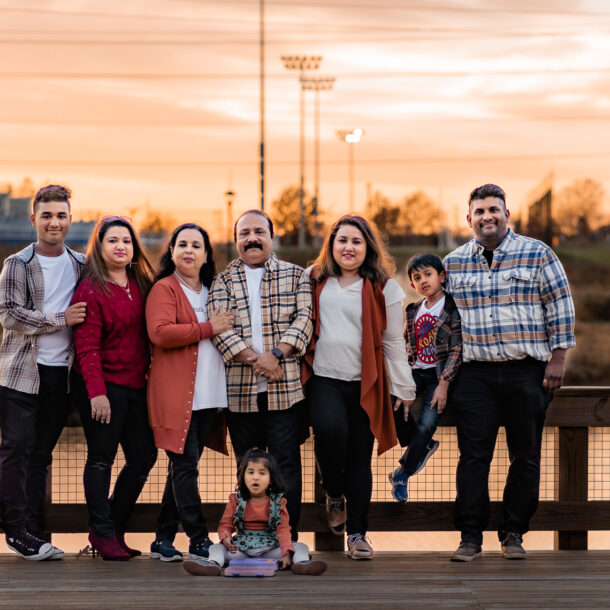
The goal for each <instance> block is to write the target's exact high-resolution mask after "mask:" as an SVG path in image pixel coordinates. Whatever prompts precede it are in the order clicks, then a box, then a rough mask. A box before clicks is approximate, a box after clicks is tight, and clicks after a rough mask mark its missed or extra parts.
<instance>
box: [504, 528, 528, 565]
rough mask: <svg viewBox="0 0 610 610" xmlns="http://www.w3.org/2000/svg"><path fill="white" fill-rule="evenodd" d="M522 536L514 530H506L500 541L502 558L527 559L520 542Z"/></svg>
mask: <svg viewBox="0 0 610 610" xmlns="http://www.w3.org/2000/svg"><path fill="white" fill-rule="evenodd" d="M522 542H523V538H522V537H521V534H517V533H516V532H508V533H507V534H506V536H505V538H504V540H502V541H501V542H500V544H501V546H502V555H503V556H504V559H527V553H526V552H525V549H524V548H523V545H522V544H521V543H522Z"/></svg>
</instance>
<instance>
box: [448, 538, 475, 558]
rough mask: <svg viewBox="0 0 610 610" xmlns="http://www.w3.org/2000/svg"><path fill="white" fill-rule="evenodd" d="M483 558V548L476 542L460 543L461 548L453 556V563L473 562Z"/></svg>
mask: <svg viewBox="0 0 610 610" xmlns="http://www.w3.org/2000/svg"><path fill="white" fill-rule="evenodd" d="M480 556H481V547H480V546H479V545H478V544H475V543H474V542H460V546H459V547H458V548H457V550H456V551H455V552H454V553H453V555H451V561H472V560H473V559H476V558H477V557H480Z"/></svg>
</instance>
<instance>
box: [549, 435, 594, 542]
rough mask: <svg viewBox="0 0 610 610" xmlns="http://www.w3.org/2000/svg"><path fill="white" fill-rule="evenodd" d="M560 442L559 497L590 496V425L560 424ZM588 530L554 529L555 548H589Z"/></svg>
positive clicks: (586, 497)
mask: <svg viewBox="0 0 610 610" xmlns="http://www.w3.org/2000/svg"><path fill="white" fill-rule="evenodd" d="M557 437H558V438H557V442H558V448H557V452H558V457H559V460H558V464H557V466H558V473H559V480H558V488H557V492H558V493H557V495H558V497H557V499H558V500H583V501H585V502H586V501H587V500H588V492H589V483H588V479H589V471H588V462H589V455H588V453H589V429H588V428H582V427H578V428H576V427H564V426H562V427H560V428H558V433H557ZM587 542H588V532H587V531H582V530H570V531H558V532H555V549H557V550H561V551H569V550H586V549H587Z"/></svg>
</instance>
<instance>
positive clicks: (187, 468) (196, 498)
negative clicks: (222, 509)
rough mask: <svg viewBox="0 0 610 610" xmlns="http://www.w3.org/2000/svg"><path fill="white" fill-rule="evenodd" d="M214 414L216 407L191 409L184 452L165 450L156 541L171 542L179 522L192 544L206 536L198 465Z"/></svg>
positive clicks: (216, 414)
mask: <svg viewBox="0 0 610 610" xmlns="http://www.w3.org/2000/svg"><path fill="white" fill-rule="evenodd" d="M217 417H218V413H217V411H216V409H203V410H201V411H193V413H192V416H191V423H190V426H189V430H188V434H187V437H186V441H185V443H184V453H174V452H172V451H166V453H167V457H168V458H169V464H168V466H167V480H166V482H165V490H164V491H163V498H162V500H161V512H160V513H159V517H158V518H157V534H156V537H157V540H170V541H173V540H174V538H175V537H176V533H177V532H178V525H179V524H180V523H182V526H183V527H184V531H185V532H186V535H187V536H188V537H189V538H190V540H191V542H192V543H193V544H198V543H199V542H203V541H204V540H205V539H206V538H207V537H208V526H207V523H206V521H205V518H204V516H203V512H202V511H201V496H200V495H199V484H198V479H199V468H198V464H199V458H201V454H202V453H203V447H204V444H205V441H206V440H207V438H208V436H209V435H210V431H211V430H212V428H213V426H214V424H215V422H216V418H217Z"/></svg>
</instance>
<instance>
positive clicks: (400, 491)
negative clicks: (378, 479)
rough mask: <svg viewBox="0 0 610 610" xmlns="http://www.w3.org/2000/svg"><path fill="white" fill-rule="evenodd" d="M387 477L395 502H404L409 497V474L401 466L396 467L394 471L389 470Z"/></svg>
mask: <svg viewBox="0 0 610 610" xmlns="http://www.w3.org/2000/svg"><path fill="white" fill-rule="evenodd" d="M388 479H389V480H390V485H392V497H393V498H394V500H396V502H401V503H402V504H404V503H405V502H406V501H407V499H408V498H409V492H408V491H407V481H408V480H409V475H408V474H407V473H406V472H405V471H404V470H403V469H402V468H397V469H396V470H395V471H394V472H390V474H389V475H388Z"/></svg>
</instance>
